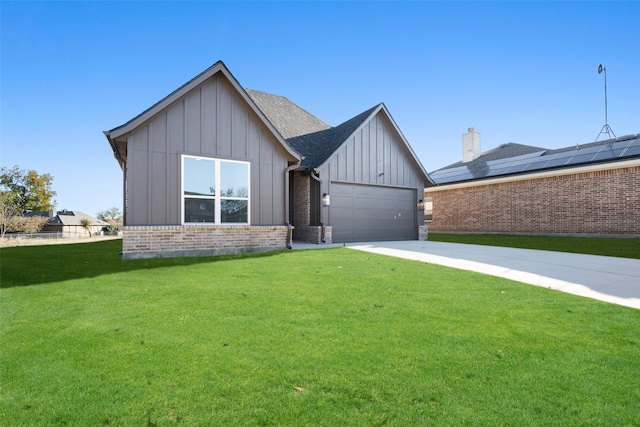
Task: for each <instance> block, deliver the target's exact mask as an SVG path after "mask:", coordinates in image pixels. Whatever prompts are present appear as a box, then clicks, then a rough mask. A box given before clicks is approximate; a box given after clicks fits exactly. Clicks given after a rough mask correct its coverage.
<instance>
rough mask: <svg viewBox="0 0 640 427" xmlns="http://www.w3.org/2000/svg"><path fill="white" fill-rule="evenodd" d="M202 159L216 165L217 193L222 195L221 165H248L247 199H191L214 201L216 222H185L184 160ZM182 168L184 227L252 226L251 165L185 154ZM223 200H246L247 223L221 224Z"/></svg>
mask: <svg viewBox="0 0 640 427" xmlns="http://www.w3.org/2000/svg"><path fill="white" fill-rule="evenodd" d="M186 158H191V159H200V160H209V161H213V162H214V163H215V183H216V184H215V185H216V188H215V193H216V194H220V193H221V191H220V187H219V185H220V182H221V181H220V170H221V167H220V163H221V162H227V163H240V164H243V165H247V184H248V185H247V187H248V188H247V197H222V196H197V197H191V198H194V199H205V200H211V199H213V200H214V212H215V214H214V217H215V222H204V223H203V222H185V218H184V199H185V195H184V159H186ZM180 163H181V168H180V218H181V222H182V224H183V225H202V226H211V225H251V163H250V162H244V161H241V160H229V159H219V158H216V157H206V156H194V155H189V154H183V155H182V156H181V158H180ZM222 199H224V200H246V201H247V222H221V218H222V215H221V208H222Z"/></svg>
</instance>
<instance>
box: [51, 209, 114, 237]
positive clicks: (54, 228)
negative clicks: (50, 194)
mask: <svg viewBox="0 0 640 427" xmlns="http://www.w3.org/2000/svg"><path fill="white" fill-rule="evenodd" d="M85 219H88V220H89V221H90V223H91V226H90V232H91V234H92V235H94V234H98V233H100V232H101V231H102V229H103V228H104V227H106V226H108V225H109V223H108V222H106V221H102V220H100V219H97V218H94V217H92V216H91V215H87V214H86V213H84V212H80V211H68V210H66V209H65V210H61V211H58V212H57V213H56V215H55V216H52V217H51V218H50V219H49V222H47V224H46V225H45V226H44V231H49V232H57V233H61V234H62V235H63V237H78V236H84V235H88V233H89V231H88V230H87V229H85V228H84V227H83V226H82V222H83V220H85Z"/></svg>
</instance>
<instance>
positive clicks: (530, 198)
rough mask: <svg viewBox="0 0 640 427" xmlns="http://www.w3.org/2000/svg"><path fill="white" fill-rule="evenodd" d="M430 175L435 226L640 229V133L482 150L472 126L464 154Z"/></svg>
mask: <svg viewBox="0 0 640 427" xmlns="http://www.w3.org/2000/svg"><path fill="white" fill-rule="evenodd" d="M430 175H431V177H432V179H433V180H434V181H435V182H436V186H434V187H430V188H427V189H425V209H426V211H425V218H426V219H427V222H426V223H427V224H428V226H429V231H432V232H450V233H504V234H534V235H536V234H537V235H592V236H640V134H638V135H628V136H624V137H620V138H617V139H612V140H607V141H600V142H594V143H588V144H583V145H578V146H571V147H566V148H562V149H556V150H547V149H544V148H539V147H531V146H526V145H520V144H514V143H509V144H504V145H501V146H500V147H498V148H496V149H493V150H490V151H488V152H485V153H482V154H480V146H479V133H477V132H475V131H474V130H473V129H469V133H467V134H465V135H463V161H461V162H458V163H455V164H452V165H450V166H447V167H445V168H442V169H439V170H437V171H435V172H432V173H431V174H430ZM427 209H428V211H427Z"/></svg>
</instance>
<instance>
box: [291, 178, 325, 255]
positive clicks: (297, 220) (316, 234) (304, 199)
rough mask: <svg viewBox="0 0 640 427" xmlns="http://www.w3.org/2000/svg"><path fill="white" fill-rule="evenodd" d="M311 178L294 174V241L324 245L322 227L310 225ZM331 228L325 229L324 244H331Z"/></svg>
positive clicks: (292, 219) (292, 214)
mask: <svg viewBox="0 0 640 427" xmlns="http://www.w3.org/2000/svg"><path fill="white" fill-rule="evenodd" d="M310 180H311V177H310V176H309V175H306V176H304V175H302V174H300V173H294V174H293V191H294V194H293V212H292V213H291V223H292V224H293V225H294V227H295V228H294V229H293V240H295V241H298V242H309V243H316V244H320V243H323V242H322V240H323V236H322V227H321V226H317V225H309V224H310V222H311V186H310ZM331 236H332V229H331V226H325V227H324V243H331Z"/></svg>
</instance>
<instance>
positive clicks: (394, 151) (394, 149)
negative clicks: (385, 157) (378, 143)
mask: <svg viewBox="0 0 640 427" xmlns="http://www.w3.org/2000/svg"><path fill="white" fill-rule="evenodd" d="M389 136H390V137H391V144H390V146H389V149H390V155H389V159H390V160H389V169H390V171H389V172H390V174H391V177H390V178H391V185H398V184H400V179H399V177H398V143H400V141H399V140H398V139H397V138H395V137H394V136H393V135H392V134H391V133H389Z"/></svg>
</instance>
